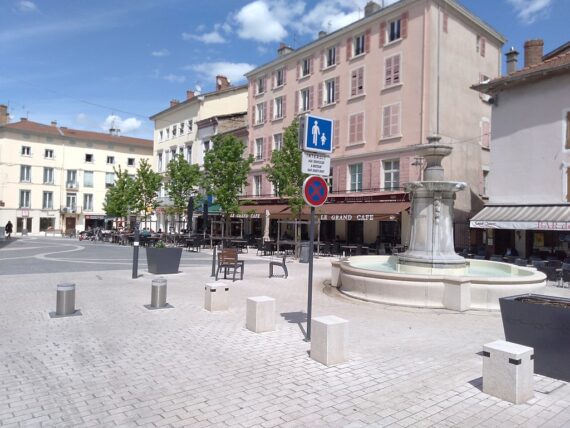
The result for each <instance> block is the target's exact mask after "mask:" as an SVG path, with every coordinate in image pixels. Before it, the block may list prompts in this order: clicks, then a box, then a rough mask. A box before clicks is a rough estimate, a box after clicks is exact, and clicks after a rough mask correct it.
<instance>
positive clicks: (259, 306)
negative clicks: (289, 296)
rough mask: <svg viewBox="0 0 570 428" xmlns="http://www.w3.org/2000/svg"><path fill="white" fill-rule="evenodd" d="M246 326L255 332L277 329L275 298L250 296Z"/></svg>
mask: <svg viewBox="0 0 570 428" xmlns="http://www.w3.org/2000/svg"><path fill="white" fill-rule="evenodd" d="M246 307H247V310H246V321H245V326H246V327H247V329H248V330H251V331H253V332H255V333H263V332H266V331H273V330H275V299H272V298H271V297H267V296H258V297H248V298H247V305H246Z"/></svg>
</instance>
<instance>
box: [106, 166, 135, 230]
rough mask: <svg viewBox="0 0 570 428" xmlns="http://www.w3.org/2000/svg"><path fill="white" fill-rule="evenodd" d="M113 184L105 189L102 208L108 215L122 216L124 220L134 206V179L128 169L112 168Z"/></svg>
mask: <svg viewBox="0 0 570 428" xmlns="http://www.w3.org/2000/svg"><path fill="white" fill-rule="evenodd" d="M114 171H115V175H116V179H115V184H114V185H113V186H112V187H110V188H109V189H107V193H106V194H105V201H104V202H103V209H104V210H105V213H106V214H107V215H108V216H112V217H117V218H124V219H125V222H126V220H127V217H128V215H129V214H130V212H132V208H133V207H134V180H133V179H132V178H131V176H130V175H129V173H128V171H126V170H125V171H122V170H121V167H120V166H119V168H118V169H116V168H114Z"/></svg>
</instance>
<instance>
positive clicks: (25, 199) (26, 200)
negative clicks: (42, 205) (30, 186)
mask: <svg viewBox="0 0 570 428" xmlns="http://www.w3.org/2000/svg"><path fill="white" fill-rule="evenodd" d="M31 193H32V192H31V191H30V190H20V208H30V201H31Z"/></svg>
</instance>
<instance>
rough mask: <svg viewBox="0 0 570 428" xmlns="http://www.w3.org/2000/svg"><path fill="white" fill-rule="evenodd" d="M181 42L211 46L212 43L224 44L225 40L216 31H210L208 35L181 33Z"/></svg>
mask: <svg viewBox="0 0 570 428" xmlns="http://www.w3.org/2000/svg"><path fill="white" fill-rule="evenodd" d="M182 39H183V40H198V41H199V42H202V43H206V44H212V43H225V42H226V39H224V38H223V37H222V36H221V35H220V33H218V31H217V30H214V31H211V32H209V33H204V34H200V35H197V34H191V33H182Z"/></svg>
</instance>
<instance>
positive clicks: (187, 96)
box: [186, 90, 194, 100]
mask: <svg viewBox="0 0 570 428" xmlns="http://www.w3.org/2000/svg"><path fill="white" fill-rule="evenodd" d="M192 98H194V91H190V90H188V91H186V99H187V100H191V99H192Z"/></svg>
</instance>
